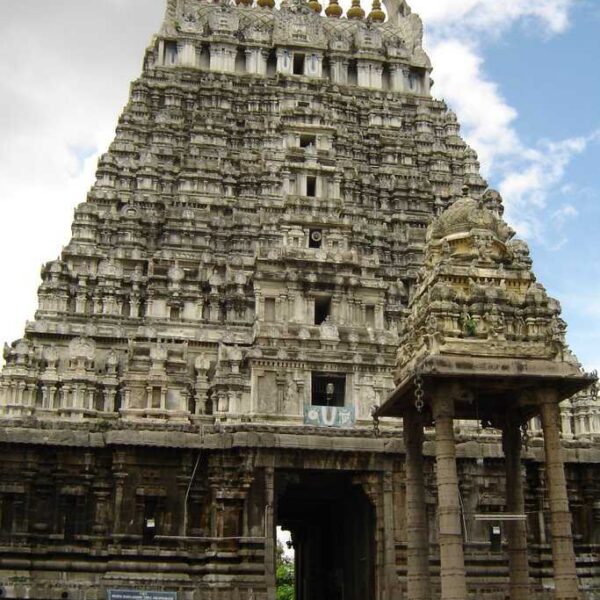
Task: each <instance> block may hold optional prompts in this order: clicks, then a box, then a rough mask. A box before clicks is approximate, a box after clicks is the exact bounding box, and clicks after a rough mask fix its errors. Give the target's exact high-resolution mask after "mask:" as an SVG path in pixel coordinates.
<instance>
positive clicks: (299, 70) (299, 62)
mask: <svg viewBox="0 0 600 600" xmlns="http://www.w3.org/2000/svg"><path fill="white" fill-rule="evenodd" d="M294 75H304V54H300V53H295V54H294Z"/></svg>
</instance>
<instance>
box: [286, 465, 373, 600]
mask: <svg viewBox="0 0 600 600" xmlns="http://www.w3.org/2000/svg"><path fill="white" fill-rule="evenodd" d="M275 485H276V488H275V489H276V493H277V507H276V516H277V525H278V526H280V527H281V528H282V529H284V530H288V531H290V532H291V534H292V542H293V547H294V566H295V591H296V595H295V598H296V600H372V599H373V598H374V597H375V593H374V565H375V511H374V509H373V506H372V504H371V503H370V502H369V500H368V498H367V497H366V495H365V493H364V492H363V490H362V487H361V486H360V485H356V484H355V483H353V480H352V474H351V473H343V472H336V471H284V472H280V473H278V474H277V476H276V480H275Z"/></svg>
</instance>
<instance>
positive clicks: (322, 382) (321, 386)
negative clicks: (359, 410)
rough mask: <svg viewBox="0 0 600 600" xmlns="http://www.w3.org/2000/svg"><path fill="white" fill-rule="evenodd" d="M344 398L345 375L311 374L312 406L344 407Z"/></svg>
mask: <svg viewBox="0 0 600 600" xmlns="http://www.w3.org/2000/svg"><path fill="white" fill-rule="evenodd" d="M345 396H346V375H336V374H329V373H312V393H311V403H312V405H313V406H338V407H339V406H344V405H345Z"/></svg>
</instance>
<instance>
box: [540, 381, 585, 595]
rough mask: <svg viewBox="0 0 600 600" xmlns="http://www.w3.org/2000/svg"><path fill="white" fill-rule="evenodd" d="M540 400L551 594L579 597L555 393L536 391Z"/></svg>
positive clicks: (558, 412) (558, 411)
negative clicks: (546, 484) (548, 516)
mask: <svg viewBox="0 0 600 600" xmlns="http://www.w3.org/2000/svg"><path fill="white" fill-rule="evenodd" d="M539 401H540V411H541V417H542V430H543V432H544V450H545V454H546V480H547V483H548V503H549V505H550V527H551V530H552V559H553V562H554V582H555V583H554V585H555V591H554V597H555V598H556V600H580V595H579V588H578V585H577V572H576V569H575V551H574V549H573V533H572V531H571V513H570V511H569V500H568V498H567V484H566V480H565V469H564V465H563V457H562V446H561V443H560V409H559V407H558V395H557V393H556V392H554V391H553V390H543V391H541V392H540V393H539Z"/></svg>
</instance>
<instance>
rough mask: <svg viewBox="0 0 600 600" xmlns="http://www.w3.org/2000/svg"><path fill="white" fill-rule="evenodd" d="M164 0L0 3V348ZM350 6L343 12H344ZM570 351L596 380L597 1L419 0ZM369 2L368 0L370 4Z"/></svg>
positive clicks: (416, 6) (468, 131)
mask: <svg viewBox="0 0 600 600" xmlns="http://www.w3.org/2000/svg"><path fill="white" fill-rule="evenodd" d="M164 1H165V0H52V2H48V0H20V1H19V2H8V1H7V0H0V56H2V57H3V58H2V60H1V61H0V282H2V293H1V294H0V340H1V341H4V340H6V341H12V340H13V339H16V338H18V337H20V336H21V335H22V328H23V324H24V323H25V321H26V320H28V319H30V318H31V317H32V315H33V313H34V311H35V305H36V288H37V285H38V282H39V270H40V266H41V264H42V263H43V262H45V261H48V260H50V259H53V258H56V257H57V256H58V254H59V252H60V248H61V247H62V246H63V245H64V244H65V243H66V242H67V240H68V238H69V233H70V223H71V218H72V213H73V208H74V207H75V205H76V204H78V203H79V202H81V201H82V200H83V199H84V198H85V194H86V191H87V189H88V188H89V187H90V185H91V183H92V180H93V173H94V168H95V164H96V161H97V158H98V154H99V153H101V152H104V151H105V149H106V147H107V146H108V144H109V142H110V140H111V138H112V135H113V131H114V127H115V124H116V120H117V117H118V115H119V113H120V111H121V109H122V107H123V105H124V104H125V102H126V99H127V94H128V86H129V82H130V81H131V80H132V79H134V78H135V77H136V76H137V75H138V74H139V72H140V69H141V61H142V56H143V51H144V48H145V47H146V46H147V44H148V42H149V41H150V39H151V36H152V34H153V33H154V32H155V31H157V30H158V27H159V25H160V22H161V18H162V15H163V10H164ZM342 4H343V3H342ZM410 4H411V6H412V8H413V10H414V11H415V12H418V13H419V14H420V15H421V16H422V17H423V18H424V20H425V24H426V36H427V39H426V45H427V48H428V51H429V53H430V55H431V58H432V61H433V64H434V73H433V78H434V80H435V82H436V83H435V86H434V89H433V92H434V95H436V96H437V97H443V98H445V99H446V100H447V101H448V103H449V104H450V105H451V106H452V107H453V108H454V110H455V111H456V112H457V114H458V117H459V120H460V122H461V123H462V132H463V135H464V136H465V137H466V138H467V140H468V141H469V142H470V143H471V145H472V146H473V147H474V148H475V149H476V150H477V152H478V153H479V156H480V159H481V162H482V167H483V169H484V172H485V175H486V177H487V178H488V180H489V182H490V184H491V185H493V186H494V187H496V188H498V189H499V190H500V191H501V192H502V194H503V196H504V200H505V204H506V207H507V216H508V219H509V221H510V222H511V224H512V225H513V227H515V228H516V229H517V230H518V232H519V233H520V235H521V236H522V237H524V238H525V239H526V240H527V241H528V242H529V243H530V245H531V247H532V250H533V255H534V260H535V263H534V266H535V270H536V273H537V274H538V277H539V279H540V280H541V281H542V282H543V283H544V284H545V285H546V287H547V288H548V289H549V291H550V292H551V293H552V294H553V295H554V296H556V297H557V298H558V299H560V300H561V302H562V304H563V309H564V314H565V318H566V319H567V321H568V322H569V326H570V328H569V341H570V343H571V345H572V347H573V348H574V350H575V351H576V353H577V354H578V356H579V357H580V359H581V360H582V362H583V363H584V365H585V366H586V367H587V368H590V369H591V368H600V241H599V236H598V229H599V225H600V197H599V194H600V111H599V108H598V107H599V106H600V77H598V71H597V64H596V63H597V60H598V57H599V56H600V36H599V35H598V31H599V28H600V0H412V2H410ZM363 5H365V8H367V6H366V0H363Z"/></svg>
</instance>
